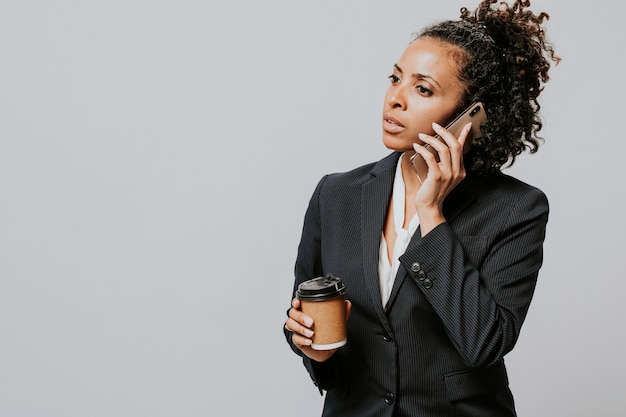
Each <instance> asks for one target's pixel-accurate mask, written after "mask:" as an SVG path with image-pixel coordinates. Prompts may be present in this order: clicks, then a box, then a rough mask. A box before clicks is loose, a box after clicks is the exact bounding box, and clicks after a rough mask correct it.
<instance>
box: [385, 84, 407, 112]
mask: <svg viewBox="0 0 626 417" xmlns="http://www.w3.org/2000/svg"><path fill="white" fill-rule="evenodd" d="M387 104H389V106H391V107H393V108H401V109H403V108H404V107H405V105H406V101H405V97H404V90H403V89H402V88H400V87H391V88H390V90H389V93H388V95H387Z"/></svg>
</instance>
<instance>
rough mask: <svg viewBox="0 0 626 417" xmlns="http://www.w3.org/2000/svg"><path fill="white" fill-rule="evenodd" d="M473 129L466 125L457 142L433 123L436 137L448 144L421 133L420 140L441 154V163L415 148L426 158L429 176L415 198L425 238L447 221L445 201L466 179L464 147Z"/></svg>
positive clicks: (417, 145)
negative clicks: (444, 208)
mask: <svg viewBox="0 0 626 417" xmlns="http://www.w3.org/2000/svg"><path fill="white" fill-rule="evenodd" d="M471 127H472V124H471V123H468V124H467V125H465V126H464V127H463V129H461V133H460V134H459V137H458V138H456V137H454V135H453V134H452V133H450V132H449V131H448V130H447V129H445V128H444V127H442V126H440V125H438V124H437V123H433V129H434V130H435V133H437V135H439V137H440V138H441V139H443V141H444V142H445V143H444V142H442V141H441V140H440V139H438V138H435V137H434V136H430V135H426V134H423V133H420V139H421V140H422V141H423V142H424V143H427V144H428V145H429V146H430V147H431V148H432V149H434V150H435V151H436V152H437V155H438V158H439V161H437V158H436V157H435V155H434V154H433V153H432V152H431V151H429V150H427V149H426V148H424V146H422V145H419V144H413V148H414V149H415V152H417V153H418V154H420V155H421V156H422V158H423V159H424V161H425V162H426V165H427V166H428V176H427V177H426V178H425V179H423V182H422V185H421V186H420V189H419V190H418V192H417V194H416V195H415V207H416V209H417V213H418V216H419V219H420V229H421V231H422V236H425V235H426V234H427V233H428V232H430V231H431V230H432V229H434V228H435V227H437V226H438V225H439V224H441V223H443V222H445V221H446V219H445V218H444V216H443V201H444V200H445V198H446V197H447V196H448V194H450V191H452V190H453V189H454V187H456V186H457V185H458V184H459V183H460V182H461V181H463V179H464V178H465V175H466V172H465V165H464V164H463V146H464V145H465V140H466V139H467V135H468V134H469V131H470V129H471Z"/></svg>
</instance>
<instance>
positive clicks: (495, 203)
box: [286, 152, 548, 417]
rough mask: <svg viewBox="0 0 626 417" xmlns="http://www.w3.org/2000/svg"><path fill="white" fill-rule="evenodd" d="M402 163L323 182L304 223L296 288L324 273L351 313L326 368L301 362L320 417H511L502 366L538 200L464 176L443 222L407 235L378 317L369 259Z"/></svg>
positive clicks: (527, 273)
mask: <svg viewBox="0 0 626 417" xmlns="http://www.w3.org/2000/svg"><path fill="white" fill-rule="evenodd" d="M399 155H400V154H399V153H395V152H394V153H392V154H391V155H389V156H387V157H386V158H384V159H382V160H381V161H379V162H377V163H374V164H370V165H366V166H363V167H360V168H357V169H355V170H353V171H350V172H346V173H341V174H333V175H328V176H326V177H324V178H323V179H322V180H321V181H320V182H319V184H318V186H317V188H316V189H315V192H314V194H313V196H312V198H311V200H310V204H309V207H308V209H307V212H306V215H305V221H304V227H303V232H302V238H301V242H300V245H299V248H298V258H297V261H296V267H295V275H296V279H295V285H294V291H295V289H296V287H297V285H298V284H299V283H300V282H302V281H305V280H307V279H310V278H314V277H317V276H322V275H326V274H328V273H331V274H333V275H336V276H339V277H341V278H342V279H343V281H344V282H345V284H346V288H347V298H348V299H350V300H351V302H352V305H353V309H352V315H351V317H350V320H349V323H348V343H347V344H346V345H345V346H344V347H342V348H340V349H339V350H338V351H337V352H336V353H335V355H334V356H333V357H332V358H331V359H330V360H329V361H327V362H324V363H316V362H314V361H311V360H310V359H308V358H307V357H306V356H304V357H303V361H304V365H305V366H306V368H307V369H308V371H309V373H310V375H311V377H312V379H313V381H314V382H315V384H316V385H317V386H318V387H319V388H320V391H321V390H325V391H327V392H326V398H325V403H324V412H323V415H324V416H341V417H346V416H355V417H357V416H358V417H367V416H424V417H429V416H433V417H435V416H446V417H451V416H481V417H489V416H514V415H515V409H514V404H513V397H512V395H511V392H510V390H509V388H508V379H507V374H506V369H505V366H504V361H503V357H504V355H506V354H507V353H508V352H509V351H510V350H511V349H512V348H513V346H514V345H515V342H516V341H517V337H518V335H519V332H520V328H521V326H522V322H523V321H524V318H525V316H526V312H527V311H528V307H529V304H530V301H531V298H532V295H533V292H534V288H535V284H536V279H537V274H538V271H539V268H540V266H541V263H542V245H543V240H544V236H545V227H546V223H547V219H548V202H547V199H546V197H545V195H544V194H543V193H542V192H541V191H540V190H538V189H536V188H534V187H531V186H529V185H527V184H524V183H522V182H521V181H518V180H516V179H514V178H512V177H509V176H506V175H504V174H500V173H499V174H496V175H494V176H493V177H492V178H491V179H490V180H489V181H479V180H477V179H475V178H472V177H468V178H466V179H465V180H464V181H463V182H461V184H459V185H458V186H457V187H456V188H455V189H454V190H453V191H452V193H451V194H450V195H449V196H448V198H447V199H446V201H445V204H444V215H445V217H446V220H447V221H446V223H443V224H441V225H439V226H437V227H436V228H435V229H433V230H432V231H431V232H430V233H428V234H427V235H426V236H425V237H424V238H422V237H421V232H420V231H419V229H418V231H417V232H416V233H415V235H414V236H413V238H412V240H411V241H410V243H409V246H408V248H407V250H406V252H405V253H404V254H403V255H402V256H401V257H400V262H401V266H400V269H399V271H398V273H397V275H396V278H395V281H394V286H393V289H392V293H391V296H390V299H389V301H388V304H387V308H386V309H384V308H383V306H382V302H381V296H380V292H379V286H378V256H379V255H378V254H379V245H380V239H381V233H382V230H383V224H384V220H385V215H386V212H387V208H388V204H389V199H390V196H391V191H392V184H393V178H394V173H395V168H396V164H397V161H398V158H399ZM286 337H287V340H288V341H289V342H290V343H291V338H290V334H289V333H288V332H287V333H286ZM292 349H293V350H294V351H295V352H296V353H298V354H301V352H300V351H299V350H298V349H297V348H295V346H293V344H292Z"/></svg>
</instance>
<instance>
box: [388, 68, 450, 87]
mask: <svg viewBox="0 0 626 417" xmlns="http://www.w3.org/2000/svg"><path fill="white" fill-rule="evenodd" d="M393 66H394V68H395V69H396V70H397V71H398V72H399V73H400V74H404V72H403V71H402V68H400V67H399V66H398V64H393ZM411 76H412V77H413V78H415V79H416V80H423V79H427V80H430V81H432V82H433V83H435V84H436V85H437V87H439V88H441V84H439V82H437V80H435V79H434V78H433V77H431V76H430V75H426V74H420V73H417V74H412V75H411Z"/></svg>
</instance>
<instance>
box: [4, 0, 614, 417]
mask: <svg viewBox="0 0 626 417" xmlns="http://www.w3.org/2000/svg"><path fill="white" fill-rule="evenodd" d="M533 3H534V4H533V9H534V10H544V11H547V12H549V13H550V14H551V16H552V17H551V20H550V21H549V24H548V37H549V39H550V40H552V41H553V43H554V44H555V45H556V48H557V53H558V54H559V55H560V56H562V58H563V61H562V63H561V64H560V65H559V66H558V67H555V68H553V70H552V73H551V75H552V80H551V81H550V82H549V83H548V85H547V88H546V90H545V92H544V94H543V95H542V96H541V103H542V113H543V116H544V119H545V125H544V129H543V130H542V134H543V136H544V137H545V138H546V142H545V145H544V146H543V147H542V148H541V149H540V151H539V153H538V154H536V155H533V156H528V155H524V156H522V157H520V158H519V159H518V162H517V163H516V164H515V165H514V167H513V168H512V169H510V170H508V172H510V173H511V174H513V175H515V176H517V177H519V178H521V179H522V180H524V181H527V182H530V183H532V184H534V185H536V186H538V187H540V188H541V189H543V190H544V191H545V192H546V193H547V194H548V196H549V198H550V202H551V217H550V222H549V227H548V236H547V240H546V244H545V264H544V267H543V269H542V271H541V273H540V277H539V283H538V287H537V290H536V295H535V298H534V300H533V303H532V305H531V309H530V313H529V315H528V318H527V320H526V323H525V325H524V328H523V329H522V333H521V337H520V340H519V343H518V345H517V347H516V349H515V350H514V351H513V352H512V353H511V354H510V355H508V356H507V363H508V366H509V376H510V379H511V387H512V390H513V392H514V395H515V398H516V402H517V406H518V411H519V415H520V416H567V417H588V416H592V415H593V416H617V415H623V414H624V413H626V399H625V398H624V395H623V393H622V391H623V387H624V383H623V379H622V376H623V375H624V373H625V372H626V366H625V361H624V359H623V352H624V351H625V350H626V342H625V340H624V336H623V328H624V319H625V318H626V313H625V312H624V308H623V307H622V301H623V298H624V296H623V294H624V291H625V290H626V284H625V283H624V280H625V278H626V273H625V272H624V268H623V261H624V256H625V255H626V252H625V250H624V243H623V238H624V229H625V220H624V213H625V212H626V207H625V203H624V198H623V185H622V183H623V179H624V160H623V154H624V151H625V149H626V146H625V145H624V139H623V127H622V124H623V123H622V119H623V108H624V104H623V98H624V96H625V95H626V91H625V88H624V83H623V82H622V78H623V74H622V72H623V57H622V56H621V55H623V54H622V53H621V50H622V46H623V44H624V41H625V40H626V39H625V38H626V34H625V32H624V25H623V22H622V20H623V19H622V17H621V16H622V15H623V13H624V12H625V11H626V7H625V6H624V4H623V2H619V1H617V0H614V1H605V2H602V7H598V6H592V5H589V6H585V7H582V6H579V5H578V3H573V2H564V1H548V0H544V1H539V0H536V1H533ZM475 4H477V1H474V2H469V3H468V2H463V1H461V0H445V1H443V0H442V1H438V2H432V1H371V0H370V1H362V0H361V1H356V0H352V1H329V0H319V1H315V2H298V1H288V0H268V1H265V2H256V1H252V0H248V1H241V0H240V1H230V2H207V1H199V0H198V1H193V0H180V1H163V0H156V1H155V0H153V1H147V0H143V1H142V0H124V1H121V0H107V1H103V0H93V1H84V2H80V1H69V0H58V1H54V2H52V1H0V54H1V57H0V114H1V116H0V415H2V416H10V417H26V416H28V417H35V416H46V417H56V416H58V417H74V416H76V417H84V416H90V417H100V416H103V417H104V416H116V417H123V416H151V417H157V416H242V417H243V416H252V415H254V416H268V417H278V416H292V415H297V416H299V417H313V416H318V415H320V412H321V404H322V397H320V395H319V394H318V393H317V390H316V388H315V387H314V386H313V385H312V384H311V382H310V380H309V377H308V376H307V374H306V371H305V370H304V368H303V367H302V366H301V364H300V360H299V358H298V357H296V356H295V355H294V354H292V353H291V351H290V349H289V348H288V346H287V344H286V343H285V342H284V340H283V336H282V332H281V329H282V325H283V322H284V320H285V318H286V316H285V311H286V309H287V307H288V306H289V301H290V300H289V299H290V294H291V286H292V279H293V275H292V274H293V263H294V260H295V254H296V247H297V244H298V241H299V235H300V231H301V227H302V220H303V216H304V211H305V208H306V205H307V203H308V200H309V197H310V195H311V193H312V191H313V188H314V186H315V184H316V183H317V181H318V180H319V178H320V177H321V176H322V175H323V174H326V173H329V172H335V171H344V170H348V169H351V168H353V167H356V166H358V165H361V164H364V163H367V162H370V161H374V160H377V159H379V158H381V157H383V156H385V155H387V153H388V150H387V149H385V148H384V146H383V145H382V141H381V120H380V119H381V109H382V99H383V94H384V91H385V89H386V87H387V85H388V80H387V78H386V77H387V76H388V75H389V74H390V71H391V68H392V65H393V63H394V62H395V61H396V59H397V58H398V57H399V56H400V54H401V52H402V50H403V49H404V47H405V46H406V45H407V44H408V42H409V40H410V36H411V33H412V32H414V31H416V30H418V29H420V28H421V27H423V26H424V25H426V24H428V23H431V22H434V21H437V20H441V19H446V18H456V17H457V16H458V10H459V9H460V7H461V6H463V5H467V6H468V7H470V8H473V7H474V6H475ZM598 4H599V3H598Z"/></svg>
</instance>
